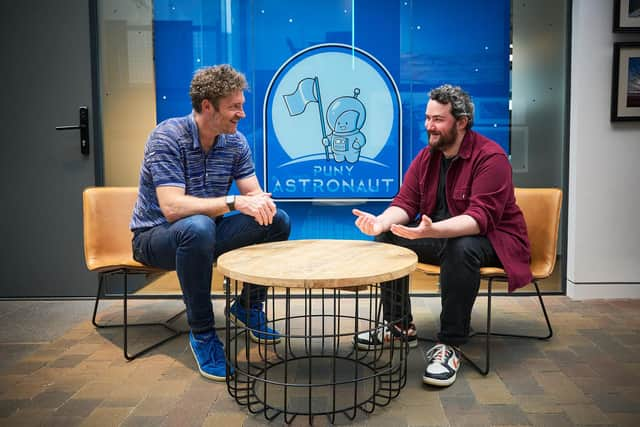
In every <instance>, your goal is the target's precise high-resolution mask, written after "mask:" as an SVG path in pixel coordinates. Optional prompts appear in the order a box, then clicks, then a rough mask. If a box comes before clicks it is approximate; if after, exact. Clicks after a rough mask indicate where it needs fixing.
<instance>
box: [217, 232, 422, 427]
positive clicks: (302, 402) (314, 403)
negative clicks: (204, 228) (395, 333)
mask: <svg viewBox="0 0 640 427" xmlns="http://www.w3.org/2000/svg"><path fill="white" fill-rule="evenodd" d="M417 262H418V259H417V256H416V254H415V253H414V252H412V251H411V250H408V249H405V248H402V247H399V246H395V245H390V244H385V243H378V242H373V241H362V240H290V241H285V242H275V243H265V244H259V245H253V246H247V247H244V248H240V249H236V250H233V251H230V252H227V253H225V254H223V255H221V256H220V257H219V258H218V260H217V268H218V270H219V271H220V272H221V273H222V274H223V275H224V276H225V282H226V283H227V286H226V307H227V309H228V307H229V306H230V305H231V304H232V303H233V301H234V300H235V299H236V298H237V297H238V296H239V295H240V292H239V291H240V289H241V288H242V286H243V284H245V283H251V284H258V285H263V286H266V287H267V288H268V292H267V301H266V303H265V312H266V314H267V318H268V319H269V320H268V326H269V327H271V328H273V329H275V330H277V331H278V332H279V333H280V338H281V339H280V340H279V342H278V343H273V342H270V343H266V342H264V341H262V342H258V343H256V342H253V341H252V340H251V339H250V332H251V329H250V328H249V327H246V326H243V325H239V324H234V323H233V322H232V321H231V320H230V319H229V317H228V316H225V324H226V332H227V333H226V337H225V341H226V345H225V351H226V356H227V360H228V363H229V365H230V367H233V369H234V372H235V374H234V375H233V376H228V377H227V389H228V391H229V393H230V395H231V396H232V397H234V399H235V400H236V402H238V403H240V404H242V405H246V406H247V407H248V409H249V411H250V412H252V413H262V414H264V416H265V417H266V418H267V419H269V420H273V419H275V418H276V417H278V416H279V415H283V417H284V422H286V423H290V422H292V421H293V419H294V418H295V417H296V416H297V415H306V416H309V417H310V420H309V421H310V422H312V421H313V417H314V416H317V415H327V416H328V417H329V421H330V422H331V423H334V422H335V420H336V415H340V414H342V415H344V416H345V417H347V418H349V419H354V418H355V416H356V413H357V411H358V410H361V411H364V412H367V413H370V412H372V411H373V410H374V409H375V408H376V407H378V406H385V405H387V404H389V402H390V401H391V400H392V399H393V398H395V397H397V396H398V394H399V393H400V390H401V389H402V388H403V387H404V385H405V383H406V371H407V353H408V349H409V347H408V343H407V341H406V337H394V338H393V339H392V341H391V343H390V344H389V345H388V346H385V347H386V348H381V347H375V348H374V347H372V348H365V349H363V348H358V346H355V345H354V341H353V338H354V336H356V335H358V334H360V333H366V332H376V331H379V330H381V328H382V327H383V320H382V319H381V316H380V309H381V294H382V293H383V292H391V291H390V289H394V290H395V292H398V293H399V292H408V286H409V275H410V273H411V272H412V271H413V270H414V269H415V268H416V265H417ZM389 285H393V286H389ZM392 297H393V296H392ZM294 300H299V303H298V304H292V301H294ZM405 317H406V315H405V313H402V314H401V316H400V318H398V319H393V320H394V321H403V320H404V319H405Z"/></svg>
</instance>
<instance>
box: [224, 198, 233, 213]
mask: <svg viewBox="0 0 640 427" xmlns="http://www.w3.org/2000/svg"><path fill="white" fill-rule="evenodd" d="M224 202H225V203H226V204H227V207H228V208H229V212H231V211H235V210H236V196H235V195H233V194H228V195H227V196H226V197H225V198H224Z"/></svg>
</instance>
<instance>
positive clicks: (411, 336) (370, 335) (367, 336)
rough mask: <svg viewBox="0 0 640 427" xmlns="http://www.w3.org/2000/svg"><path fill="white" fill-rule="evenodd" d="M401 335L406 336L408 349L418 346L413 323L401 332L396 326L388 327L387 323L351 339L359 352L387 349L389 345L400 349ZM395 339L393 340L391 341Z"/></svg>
mask: <svg viewBox="0 0 640 427" xmlns="http://www.w3.org/2000/svg"><path fill="white" fill-rule="evenodd" d="M402 335H406V336H407V344H408V345H409V347H416V346H417V345H418V333H417V332H416V325H415V324H414V323H410V324H409V328H408V329H407V330H406V331H401V330H400V328H398V327H397V326H395V325H394V326H393V327H391V328H390V327H389V325H388V324H387V323H385V324H384V326H383V327H381V328H378V329H377V330H373V331H366V332H362V333H360V334H358V335H357V336H355V337H353V341H354V344H355V345H357V346H358V348H359V349H361V350H374V349H376V348H389V347H391V343H393V345H394V347H396V348H398V347H400V344H401V342H402V341H401V340H402ZM393 338H395V339H393Z"/></svg>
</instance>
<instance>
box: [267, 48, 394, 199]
mask: <svg viewBox="0 0 640 427" xmlns="http://www.w3.org/2000/svg"><path fill="white" fill-rule="evenodd" d="M263 117H264V128H263V132H264V153H265V168H264V173H265V178H264V179H265V187H266V188H267V189H268V190H269V192H271V193H272V194H273V196H274V197H276V198H282V199H296V200H298V199H300V200H306V199H315V198H322V199H337V200H349V199H359V200H361V199H365V200H368V199H375V200H380V199H384V200H388V199H390V198H392V197H393V196H394V195H395V194H396V193H397V191H398V189H399V184H400V180H401V171H402V165H401V157H402V156H401V155H400V153H401V149H402V132H401V123H402V103H401V101H400V92H399V91H398V88H397V86H396V84H395V82H394V80H393V78H392V76H391V74H390V73H389V72H388V70H387V69H386V68H385V67H384V66H383V65H382V64H381V63H380V62H379V61H378V60H377V59H375V57H373V56H372V55H371V54H369V53H367V52H365V51H362V50H360V49H358V48H355V47H353V46H349V45H341V44H322V45H316V46H312V47H309V48H307V49H304V50H302V51H300V52H298V53H296V54H295V55H293V56H292V57H291V58H289V59H288V60H287V61H286V62H285V63H284V64H282V66H281V67H280V69H279V70H278V71H277V72H276V73H275V75H274V77H273V78H272V80H271V82H270V83H269V86H268V88H267V93H266V96H265V101H264V109H263Z"/></svg>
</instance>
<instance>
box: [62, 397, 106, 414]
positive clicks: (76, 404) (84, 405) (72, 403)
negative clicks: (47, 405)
mask: <svg viewBox="0 0 640 427" xmlns="http://www.w3.org/2000/svg"><path fill="white" fill-rule="evenodd" d="M101 402H102V401H101V400H98V399H69V400H67V401H66V402H65V403H64V404H63V405H62V406H60V407H59V408H58V409H56V411H55V416H69V417H83V418H85V417H87V416H88V415H89V414H90V413H91V412H92V411H93V410H94V409H96V407H98V405H100V403H101Z"/></svg>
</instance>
